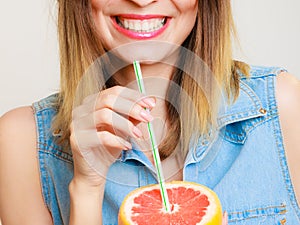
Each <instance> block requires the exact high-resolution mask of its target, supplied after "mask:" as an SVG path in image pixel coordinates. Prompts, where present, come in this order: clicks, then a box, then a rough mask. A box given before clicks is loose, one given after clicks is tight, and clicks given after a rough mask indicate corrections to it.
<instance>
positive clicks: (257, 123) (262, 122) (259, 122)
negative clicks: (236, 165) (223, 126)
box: [224, 115, 274, 142]
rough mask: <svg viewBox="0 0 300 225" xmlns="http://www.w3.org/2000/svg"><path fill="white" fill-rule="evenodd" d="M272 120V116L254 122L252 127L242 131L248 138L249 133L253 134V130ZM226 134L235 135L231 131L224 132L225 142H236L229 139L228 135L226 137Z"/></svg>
mask: <svg viewBox="0 0 300 225" xmlns="http://www.w3.org/2000/svg"><path fill="white" fill-rule="evenodd" d="M273 118H274V116H273V115H272V116H268V117H266V118H265V119H263V120H260V121H258V122H256V123H255V124H254V125H253V126H249V128H247V129H245V130H244V131H245V137H247V136H248V135H249V134H250V133H251V132H253V130H255V129H256V128H257V127H259V126H261V125H262V124H264V123H267V122H268V121H270V120H272V119H273ZM226 133H230V134H236V133H233V132H231V131H226V132H225V136H224V138H226V139H227V140H230V141H234V142H236V141H237V140H236V139H233V138H231V137H230V136H229V135H227V134H226ZM237 135H238V134H237ZM240 136H242V135H240Z"/></svg>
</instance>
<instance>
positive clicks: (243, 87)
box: [218, 81, 262, 126]
mask: <svg viewBox="0 0 300 225" xmlns="http://www.w3.org/2000/svg"><path fill="white" fill-rule="evenodd" d="M240 90H242V91H244V93H245V94H247V96H248V97H249V98H250V99H251V100H252V102H253V103H254V105H255V107H256V109H255V110H253V109H251V110H247V111H243V114H245V113H246V112H248V113H256V112H257V110H259V109H260V108H261V107H262V103H261V101H260V99H259V97H258V96H257V95H256V93H255V92H254V91H253V90H252V89H251V88H250V87H249V86H248V85H247V84H246V83H244V82H243V81H240ZM238 114H239V113H231V114H227V115H225V116H220V117H219V118H218V120H220V121H221V120H223V119H224V118H227V117H232V116H233V115H235V116H236V115H238ZM258 115H259V114H258ZM232 120H236V119H231V120H227V121H226V123H224V124H223V125H226V124H228V122H231V121H232ZM223 125H222V126H223Z"/></svg>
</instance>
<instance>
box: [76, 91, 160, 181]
mask: <svg viewBox="0 0 300 225" xmlns="http://www.w3.org/2000/svg"><path fill="white" fill-rule="evenodd" d="M154 105H155V100H154V99H153V98H150V97H145V96H144V95H143V94H141V93H139V92H137V91H135V90H132V89H129V88H126V87H121V86H115V87H112V88H109V89H106V90H103V91H101V92H100V93H99V94H97V95H92V96H88V97H87V98H85V99H84V101H83V104H81V105H80V106H78V107H76V108H75V109H74V110H73V121H72V123H71V136H70V144H71V149H72V153H73V160H74V178H73V179H80V180H81V181H83V182H84V183H87V184H89V185H92V186H97V185H101V184H103V183H104V180H105V176H106V173H107V171H108V168H109V167H110V165H111V164H112V163H113V162H114V161H115V159H116V158H117V157H119V155H120V153H121V151H122V150H129V149H131V147H132V146H131V144H130V143H129V142H128V138H130V137H132V138H139V137H141V136H142V132H141V131H140V130H139V129H138V128H137V127H136V125H137V124H139V123H140V122H149V121H151V120H152V119H153V118H152V116H151V115H150V114H149V113H148V112H147V111H146V110H145V108H149V109H152V108H153V107H154Z"/></svg>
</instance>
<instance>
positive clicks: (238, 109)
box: [119, 79, 266, 173]
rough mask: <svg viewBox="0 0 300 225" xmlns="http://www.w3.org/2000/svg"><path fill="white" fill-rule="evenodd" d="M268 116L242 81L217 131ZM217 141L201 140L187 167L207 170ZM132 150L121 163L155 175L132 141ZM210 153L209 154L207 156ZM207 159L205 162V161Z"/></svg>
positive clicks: (224, 112)
mask: <svg viewBox="0 0 300 225" xmlns="http://www.w3.org/2000/svg"><path fill="white" fill-rule="evenodd" d="M265 114H266V110H265V109H264V107H263V104H262V102H261V100H260V99H259V97H258V96H257V95H256V93H255V92H254V91H253V90H252V89H251V88H250V87H249V86H248V85H247V84H246V83H245V82H244V81H243V79H241V80H240V92H239V96H238V98H237V99H236V101H235V102H234V103H233V104H231V105H226V104H224V106H223V107H222V109H221V110H220V112H219V113H218V117H217V130H221V129H222V128H223V127H225V126H226V125H229V124H231V123H235V122H239V121H243V120H247V119H251V118H255V117H261V116H264V115H265ZM214 141H215V140H211V141H208V140H207V139H205V138H202V137H201V138H200V139H199V140H198V144H197V146H196V148H193V149H192V148H191V149H190V151H189V153H188V155H187V158H186V162H185V165H187V164H190V163H194V162H199V161H201V160H202V161H203V162H202V163H203V164H202V165H203V169H205V168H206V167H207V166H208V165H209V164H210V162H211V161H212V160H213V156H214V155H215V154H216V152H213V151H211V152H210V151H207V150H208V149H209V148H210V146H211V144H212V143H213V142H214ZM132 146H133V149H132V150H128V151H123V152H122V155H121V157H120V159H119V160H120V161H122V162H126V161H127V160H136V161H139V162H140V163H142V164H144V165H145V166H147V167H148V168H149V169H150V170H151V171H152V172H153V173H155V169H154V167H153V165H152V164H151V162H150V161H149V159H148V158H147V157H146V156H145V155H144V154H143V152H141V151H140V150H139V147H138V145H137V144H136V143H135V142H134V141H132ZM207 153H209V154H207ZM204 158H205V161H204Z"/></svg>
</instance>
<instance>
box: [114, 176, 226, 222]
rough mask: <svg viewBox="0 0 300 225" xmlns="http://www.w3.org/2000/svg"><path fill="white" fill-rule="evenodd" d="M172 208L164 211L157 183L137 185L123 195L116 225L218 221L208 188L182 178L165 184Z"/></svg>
mask: <svg viewBox="0 0 300 225" xmlns="http://www.w3.org/2000/svg"><path fill="white" fill-rule="evenodd" d="M166 187H167V192H168V196H169V201H170V206H171V212H169V213H168V212H166V211H165V209H164V206H163V203H162V199H161V195H160V191H159V186H158V185H150V186H145V187H141V188H138V189H136V190H134V191H133V192H131V193H129V194H128V195H127V196H126V198H125V199H124V201H123V203H122V205H121V208H120V211H119V225H149V224H151V225H181V224H182V225H184V224H189V225H221V224H222V209H221V204H220V201H219V199H218V197H217V195H216V194H215V193H214V192H213V191H212V190H210V189H209V188H207V187H205V186H203V185H200V184H196V183H192V182H183V181H174V182H171V183H167V184H166Z"/></svg>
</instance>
